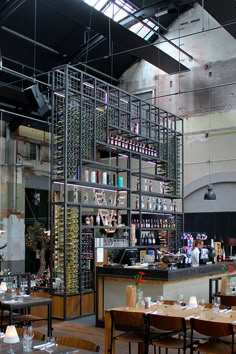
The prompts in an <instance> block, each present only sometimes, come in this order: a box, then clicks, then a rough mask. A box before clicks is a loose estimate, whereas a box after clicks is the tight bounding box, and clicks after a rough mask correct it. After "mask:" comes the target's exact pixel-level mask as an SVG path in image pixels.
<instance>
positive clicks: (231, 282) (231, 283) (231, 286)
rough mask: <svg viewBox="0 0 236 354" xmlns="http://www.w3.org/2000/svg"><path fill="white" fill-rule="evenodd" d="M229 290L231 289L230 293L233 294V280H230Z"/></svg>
mask: <svg viewBox="0 0 236 354" xmlns="http://www.w3.org/2000/svg"><path fill="white" fill-rule="evenodd" d="M230 289H231V293H232V294H235V281H234V280H232V279H231V280H230Z"/></svg>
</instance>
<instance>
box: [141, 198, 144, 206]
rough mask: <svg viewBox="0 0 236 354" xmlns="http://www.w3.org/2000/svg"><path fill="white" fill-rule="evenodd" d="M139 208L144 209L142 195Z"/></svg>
mask: <svg viewBox="0 0 236 354" xmlns="http://www.w3.org/2000/svg"><path fill="white" fill-rule="evenodd" d="M141 209H144V197H141Z"/></svg>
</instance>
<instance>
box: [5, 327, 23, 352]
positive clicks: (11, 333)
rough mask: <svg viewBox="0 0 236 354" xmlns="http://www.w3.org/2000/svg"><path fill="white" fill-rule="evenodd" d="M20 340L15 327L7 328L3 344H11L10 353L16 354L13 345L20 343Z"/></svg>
mask: <svg viewBox="0 0 236 354" xmlns="http://www.w3.org/2000/svg"><path fill="white" fill-rule="evenodd" d="M19 341H20V339H19V336H18V334H17V331H16V327H15V326H7V330H6V333H5V336H4V338H3V343H8V344H10V349H9V350H8V353H10V354H14V353H15V351H14V350H13V344H15V343H19Z"/></svg>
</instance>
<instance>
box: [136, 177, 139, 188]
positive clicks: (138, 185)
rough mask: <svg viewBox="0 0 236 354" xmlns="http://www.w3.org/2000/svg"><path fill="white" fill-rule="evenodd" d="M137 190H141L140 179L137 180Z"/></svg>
mask: <svg viewBox="0 0 236 354" xmlns="http://www.w3.org/2000/svg"><path fill="white" fill-rule="evenodd" d="M136 186H137V187H136V190H137V191H139V188H140V183H139V178H137V184H136Z"/></svg>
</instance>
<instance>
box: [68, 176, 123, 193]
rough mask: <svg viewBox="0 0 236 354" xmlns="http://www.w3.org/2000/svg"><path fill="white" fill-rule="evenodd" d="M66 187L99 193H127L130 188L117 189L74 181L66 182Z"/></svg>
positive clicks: (116, 187) (115, 187)
mask: <svg viewBox="0 0 236 354" xmlns="http://www.w3.org/2000/svg"><path fill="white" fill-rule="evenodd" d="M67 184H68V185H72V186H75V187H80V188H84V189H96V190H99V191H107V192H113V193H115V192H129V191H130V188H126V187H118V186H113V185H107V184H98V183H91V182H82V181H76V180H71V179H68V180H67Z"/></svg>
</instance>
